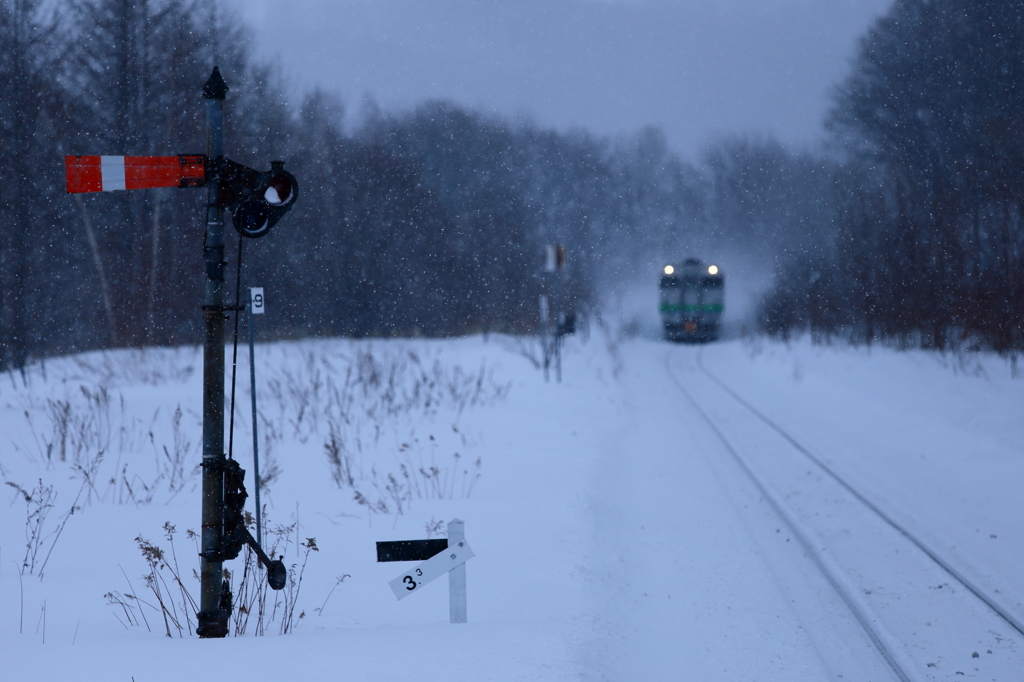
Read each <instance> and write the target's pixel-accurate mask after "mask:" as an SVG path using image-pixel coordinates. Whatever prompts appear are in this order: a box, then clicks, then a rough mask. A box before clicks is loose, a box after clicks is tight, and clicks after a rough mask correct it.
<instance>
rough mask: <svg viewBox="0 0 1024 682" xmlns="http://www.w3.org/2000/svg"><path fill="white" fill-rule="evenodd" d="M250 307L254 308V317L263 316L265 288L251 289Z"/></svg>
mask: <svg viewBox="0 0 1024 682" xmlns="http://www.w3.org/2000/svg"><path fill="white" fill-rule="evenodd" d="M249 305H251V306H252V314H253V315H262V314H263V312H264V301H263V287H249Z"/></svg>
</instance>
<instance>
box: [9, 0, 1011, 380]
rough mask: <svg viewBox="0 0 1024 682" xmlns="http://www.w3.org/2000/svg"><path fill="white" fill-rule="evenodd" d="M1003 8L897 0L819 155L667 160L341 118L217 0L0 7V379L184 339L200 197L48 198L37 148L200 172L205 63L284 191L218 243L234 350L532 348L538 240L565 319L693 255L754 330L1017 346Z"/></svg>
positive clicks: (768, 148)
mask: <svg viewBox="0 0 1024 682" xmlns="http://www.w3.org/2000/svg"><path fill="white" fill-rule="evenodd" d="M1022 4H1024V0H1014V1H1013V2H994V1H992V0H985V1H983V2H966V0H898V1H897V2H896V3H895V4H894V5H893V7H892V9H891V10H890V12H889V13H888V14H887V15H886V16H884V17H882V18H881V19H880V20H878V21H877V22H876V23H875V24H874V25H873V26H872V27H871V29H870V30H869V31H868V33H867V34H866V35H865V36H864V37H863V39H862V41H861V43H860V46H859V49H858V52H857V55H856V57H855V59H854V61H853V62H852V67H851V70H850V74H849V75H848V76H847V78H846V79H845V80H844V81H843V82H841V83H840V84H839V85H837V86H836V88H835V90H834V92H833V107H832V111H831V113H830V115H829V118H828V121H827V127H828V136H827V141H828V143H829V149H828V151H827V153H824V154H823V153H812V152H806V151H805V152H795V151H793V150H791V149H787V148H785V147H783V146H782V145H780V144H779V143H778V142H776V141H774V140H773V139H771V138H767V137H758V136H731V137H727V138H724V139H720V140H717V141H715V142H714V143H712V144H710V145H709V146H708V147H707V148H706V149H705V151H704V153H703V155H702V157H701V158H700V159H699V162H698V163H690V162H688V161H685V160H683V159H682V158H681V157H680V156H679V155H678V154H676V153H674V152H673V151H672V150H671V149H670V148H669V147H668V145H667V143H666V141H665V138H664V136H663V135H662V133H661V132H660V131H659V130H657V129H654V128H645V129H641V130H638V131H636V132H635V133H633V134H630V135H625V136H620V137H615V138H608V137H601V136H597V135H593V134H591V133H589V132H587V131H585V130H578V129H577V130H570V131H556V130H550V129H545V128H543V127H540V126H538V125H536V124H534V123H531V122H529V121H524V120H518V119H517V120H509V119H506V118H502V117H500V116H493V115H484V114H481V113H479V112H475V111H473V110H469V109H466V108H463V107H460V106H457V105H455V104H452V103H450V102H445V101H429V102H424V103H422V104H421V105H420V106H418V107H416V108H414V109H412V110H409V111H403V112H384V111H381V110H379V109H377V108H374V107H373V106H372V105H368V106H366V107H365V109H364V110H363V111H361V112H359V114H360V116H359V117H358V124H353V123H352V118H353V117H352V116H351V112H348V111H346V107H345V104H344V102H343V101H342V100H341V99H340V98H339V97H338V96H336V95H334V94H331V93H327V92H323V91H321V90H316V89H314V90H312V91H308V92H303V93H296V92H294V91H289V90H288V89H287V88H285V87H284V82H283V78H282V77H281V76H280V74H279V72H278V70H277V69H276V68H275V67H274V66H273V64H267V63H263V62H260V61H259V60H257V59H255V58H254V56H253V54H252V51H251V47H250V45H251V38H250V37H249V35H248V33H247V30H246V28H245V27H244V26H243V25H242V24H241V22H240V21H239V20H238V19H237V17H234V16H232V15H230V14H229V13H228V12H227V10H225V9H224V8H223V6H221V5H220V4H219V3H217V2H200V1H199V0H69V2H66V3H43V2H41V1H40V0H0V77H2V78H3V79H4V80H5V84H6V87H5V88H4V89H3V90H0V145H2V148H3V150H4V152H5V156H6V159H5V161H6V162H7V165H6V169H7V175H6V178H5V183H4V188H3V191H2V192H0V279H2V281H0V369H2V370H6V369H10V368H16V367H19V366H22V365H24V364H25V363H26V362H27V361H29V360H30V359H31V358H33V357H45V356H47V355H52V354H57V353H67V352H75V351H81V350H86V349H93V348H109V347H125V346H136V347H137V346H144V345H172V344H173V345H176V344H191V343H197V342H198V340H199V338H200V326H201V314H200V312H199V305H200V302H201V300H202V285H203V262H202V253H201V251H202V248H201V245H202V237H203V235H202V226H201V223H202V215H203V202H204V198H205V197H204V194H203V193H202V191H201V190H179V189H164V190H146V191H134V192H109V193H101V194H95V195H75V196H69V195H67V194H66V193H65V192H64V178H63V157H64V155H65V154H178V153H202V151H203V150H204V148H205V139H204V120H203V114H204V107H203V101H202V99H201V97H200V90H201V87H202V84H203V83H204V82H205V80H206V78H207V77H208V76H209V73H210V71H211V69H212V66H213V65H214V64H217V65H219V66H220V68H221V71H222V73H223V74H224V75H225V78H226V79H227V81H228V84H229V86H230V88H231V89H230V91H229V93H228V99H227V102H226V117H227V130H226V133H227V151H228V156H230V157H231V158H233V159H235V160H236V161H238V162H240V163H243V164H245V165H247V166H250V167H253V168H259V169H265V168H267V167H268V165H269V161H270V160H273V159H283V160H285V161H286V163H287V168H288V169H289V170H291V171H292V172H293V173H294V174H295V175H296V176H297V177H298V179H299V182H300V187H301V193H300V199H299V202H298V203H297V205H296V207H295V209H294V210H293V211H292V212H291V213H290V214H289V215H288V216H287V217H286V218H285V219H284V220H283V221H282V222H281V223H280V224H279V225H278V226H277V227H275V228H274V230H272V231H271V233H270V234H269V235H268V236H266V237H264V238H262V239H259V240H249V241H247V242H246V243H245V245H244V247H243V254H242V256H243V282H242V283H243V286H249V285H256V286H263V287H264V288H265V290H266V292H267V296H268V309H269V312H270V314H269V315H268V316H267V319H266V320H265V321H264V322H263V323H262V324H261V332H262V333H265V334H268V335H271V336H274V337H278V338H281V337H295V336H308V335H317V334H343V335H353V336H367V335H385V336H387V335H406V334H425V335H446V334H462V333H469V332H476V331H483V330H495V331H507V332H532V331H533V330H534V329H535V325H536V323H535V318H536V308H537V295H538V294H539V293H540V292H541V290H542V288H543V287H544V286H545V284H544V281H543V278H542V277H541V276H540V270H541V267H542V263H543V249H544V245H545V244H549V243H562V244H564V245H565V246H566V249H567V253H568V254H569V259H568V270H567V287H566V289H567V292H568V294H569V295H570V296H571V298H572V299H573V300H574V305H577V306H588V305H589V306H594V305H596V303H597V301H598V299H599V297H600V296H601V294H603V293H606V292H607V291H609V290H614V289H616V288H621V286H622V285H623V283H625V282H629V281H630V280H634V281H636V280H639V281H640V282H647V281H648V280H649V281H650V286H651V288H652V291H653V290H654V287H655V283H654V282H655V280H654V278H655V274H654V273H655V270H654V268H655V267H656V265H657V264H658V263H661V262H664V261H666V260H677V259H680V258H682V257H684V256H687V255H698V256H701V255H707V254H711V255H713V256H714V257H716V258H719V257H721V258H723V259H724V260H723V262H724V263H725V265H726V271H727V272H729V271H730V270H729V265H730V263H729V258H730V257H732V258H734V259H735V260H737V261H739V260H743V261H745V262H746V263H755V264H757V265H759V266H763V267H765V268H767V269H769V270H774V275H775V279H774V285H773V286H772V288H771V290H770V291H769V292H768V294H767V295H766V296H765V297H764V298H763V300H762V301H761V304H760V308H759V311H758V322H759V324H760V325H761V326H762V328H764V329H766V330H768V331H769V332H770V333H779V334H790V333H793V332H795V331H799V330H803V329H811V330H813V331H815V332H816V333H825V334H834V333H842V334H846V335H848V336H850V337H851V338H858V339H866V340H871V339H875V338H882V337H893V338H899V339H906V340H911V341H913V342H915V343H921V344H923V345H931V346H937V347H944V346H945V345H948V344H949V343H953V342H954V341H955V342H956V343H960V342H962V341H963V339H965V338H970V339H976V340H978V342H979V343H983V344H986V345H990V346H993V347H996V348H1000V349H1008V348H1018V347H1020V345H1021V331H1020V325H1019V323H1018V322H1017V320H1019V319H1020V318H1021V314H1020V313H1021V312H1024V311H1021V305H1022V304H1021V302H1020V301H1021V296H1020V294H1021V293H1022V292H1021V288H1022V286H1024V283H1022V282H1021V281H1020V276H1019V274H1018V273H1019V272H1020V263H1021V258H1022V244H1021V237H1020V230H1019V229H1018V227H1019V224H1020V221H1021V204H1020V201H1021V199H1020V197H1021V196H1022V194H1021V192H1020V188H1021V184H1022V179H1024V167H1022V163H1024V162H1022V161H1021V159H1022V158H1024V156H1022V154H1021V151H1022V150H1021V145H1022V139H1024V138H1022V137H1021V131H1022V130H1024V123H1022V111H1024V107H1022V106H1021V105H1022V102H1021V97H1022V95H1021V91H1020V88H1019V87H1018V85H1017V84H1018V83H1019V82H1024V81H1022V80H1021V78H1020V76H1021V74H1022V72H1024V60H1022V58H1021V56H1022V55H1021V51H1022V49H1024V48H1022V47H1021V46H1022V45H1024V40H1022V38H1024V34H1022V28H1024V27H1022V19H1021V15H1022V14H1024V12H1021V9H1022V7H1021V5H1022ZM231 234H233V232H232V231H231V230H229V231H228V235H229V237H230V235H231ZM239 243H240V242H239V241H237V240H234V239H230V238H229V239H228V254H227V256H226V259H227V260H228V262H229V279H230V280H231V284H233V283H234V282H233V280H234V270H233V268H234V267H235V264H236V263H237V257H238V253H237V248H238V245H239ZM718 254H720V255H718ZM737 269H738V268H736V267H734V268H733V270H732V271H733V272H736V271H737ZM733 300H735V299H733ZM652 305H653V304H652Z"/></svg>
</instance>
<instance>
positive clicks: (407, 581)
mask: <svg viewBox="0 0 1024 682" xmlns="http://www.w3.org/2000/svg"><path fill="white" fill-rule="evenodd" d="M474 556H476V555H475V554H473V550H472V549H470V548H469V545H468V544H466V541H465V540H463V541H461V542H459V543H458V544H456V545H455V546H452V547H449V548H448V549H446V550H444V551H442V552H440V553H439V554H435V555H434V556H432V557H430V558H429V559H427V560H426V561H424V562H423V563H421V564H420V565H419V566H417V567H416V568H414V569H412V570H411V571H407V572H405V573H403V574H402V575H400V576H398V577H397V578H395V579H394V580H392V581H391V582H389V583H388V585H390V586H391V590H392V591H393V592H394V593H395V597H397V598H398V599H404V598H406V597H408V596H409V595H410V594H412V593H413V592H418V591H419V589H420V588H421V587H423V586H424V585H426V584H427V583H429V582H431V581H432V580H436V579H438V578H440V577H441V576H442V575H445V574H446V573H448V571H450V570H452V569H453V568H455V567H456V566H461V565H462V564H464V563H466V562H467V561H468V560H470V559H472V558H473V557H474Z"/></svg>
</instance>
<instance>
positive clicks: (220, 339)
mask: <svg viewBox="0 0 1024 682" xmlns="http://www.w3.org/2000/svg"><path fill="white" fill-rule="evenodd" d="M227 92H228V86H227V84H226V83H225V82H224V78H223V77H222V76H221V74H220V69H218V68H217V67H214V68H213V73H211V74H210V78H209V79H208V80H207V81H206V84H205V85H204V86H203V97H204V98H205V99H206V154H179V155H177V156H67V157H65V158H64V167H65V173H66V183H67V191H68V192H69V193H71V194H81V193H86V192H116V191H120V190H134V189H154V188H158V187H205V188H206V191H207V200H206V222H205V227H206V233H205V236H204V238H203V260H204V262H205V265H206V268H205V270H206V273H205V289H206V295H205V298H204V302H203V307H202V310H203V321H204V328H205V329H204V338H203V407H202V410H203V460H202V467H203V490H202V500H203V509H202V528H203V530H202V536H201V546H202V551H201V552H200V554H199V556H200V557H201V558H202V560H201V563H200V576H199V578H200V597H199V601H200V603H199V613H198V614H196V617H197V621H198V625H197V627H196V634H198V635H199V636H200V637H203V638H207V637H224V636H226V635H227V634H228V630H229V626H228V623H229V619H230V617H231V611H232V594H231V585H230V583H229V581H227V580H225V579H224V570H223V562H224V561H230V560H231V559H234V558H236V557H237V556H238V553H239V552H240V551H241V549H242V547H243V546H244V545H249V546H250V547H251V548H252V549H253V550H254V551H255V552H256V555H257V557H258V558H259V561H260V563H262V564H263V566H264V567H265V568H266V570H267V582H268V583H269V584H270V587H271V588H273V589H275V590H280V589H282V588H283V587H284V586H285V582H286V580H287V570H286V569H285V566H284V563H283V562H282V561H281V559H277V560H274V559H272V558H271V557H269V556H267V555H266V554H265V553H264V552H263V549H262V548H261V547H260V543H259V542H258V541H257V540H256V539H255V538H253V537H252V535H251V534H250V533H249V531H248V529H247V528H246V527H245V523H244V507H245V499H246V497H247V496H248V495H247V493H246V491H245V485H244V477H245V472H244V471H243V470H242V469H241V467H240V466H239V465H238V462H237V461H235V460H234V459H228V457H227V456H226V455H225V452H224V320H225V315H224V313H225V312H228V311H233V312H235V313H237V312H238V311H239V310H243V309H244V306H241V305H239V303H238V301H237V300H236V302H235V305H233V306H226V305H224V284H225V282H224V266H225V265H227V263H226V261H225V260H224V212H225V211H230V212H231V222H232V224H234V226H235V229H236V230H238V233H239V234H240V235H241V237H249V238H256V237H262V236H263V235H265V234H267V232H268V231H269V230H270V228H272V227H273V226H274V225H275V223H277V221H279V220H280V219H281V218H282V217H283V216H284V214H285V213H287V212H288V211H290V210H291V208H292V206H294V205H295V201H296V199H297V198H298V196H299V183H298V182H297V181H296V179H295V176H293V175H292V174H291V173H289V172H288V171H286V170H285V169H284V162H283V161H271V162H270V170H269V171H266V172H260V171H256V170H253V169H252V168H247V167H246V166H243V165H242V164H240V163H236V162H234V161H232V160H231V159H227V158H224V108H223V105H224V98H225V97H226V96H227ZM238 248H239V268H238V270H241V248H242V247H241V241H239V247H238ZM239 282H240V280H239ZM239 287H240V284H239ZM237 320H238V318H237V315H236V318H235V321H236V327H235V330H236V334H235V336H236V339H237V330H238V327H237ZM250 330H251V327H250ZM233 401H234V395H233V394H232V404H233ZM254 413H255V410H254ZM253 433H254V435H255V430H254V432H253ZM254 454H255V453H254ZM258 485H259V483H258V481H257V486H258ZM258 499H259V498H258V497H257V500H258ZM257 532H258V531H257ZM260 539H262V538H260Z"/></svg>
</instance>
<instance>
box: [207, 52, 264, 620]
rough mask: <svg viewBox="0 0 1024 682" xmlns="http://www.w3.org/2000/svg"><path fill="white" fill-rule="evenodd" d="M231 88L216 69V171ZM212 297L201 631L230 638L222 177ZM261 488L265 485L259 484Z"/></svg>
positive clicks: (210, 126)
mask: <svg viewBox="0 0 1024 682" xmlns="http://www.w3.org/2000/svg"><path fill="white" fill-rule="evenodd" d="M227 92H228V86H227V84H226V83H225V82H224V78H223V77H221V75H220V69H218V68H216V67H214V69H213V73H212V74H211V75H210V78H209V80H207V81H206V85H204V86H203V97H204V98H206V158H207V159H210V160H211V162H212V164H213V166H214V167H215V168H217V167H219V166H221V165H222V163H223V160H224V97H225V96H226V95H227ZM206 186H207V191H206V235H205V237H204V239H203V259H204V260H205V261H206V295H205V297H204V299H203V323H204V324H203V329H204V336H203V462H202V464H203V493H202V495H203V498H202V499H203V530H202V534H201V540H200V541H201V546H202V553H201V554H200V557H201V558H200V562H201V563H200V572H199V575H200V584H201V587H200V594H199V613H198V614H197V620H198V627H197V628H196V633H197V634H198V635H199V636H200V637H224V636H226V635H227V634H228V619H229V617H230V615H231V591H230V589H229V587H228V584H227V583H226V582H224V570H223V563H222V562H221V561H220V558H219V553H220V548H221V546H222V545H223V544H224V527H223V513H222V509H223V506H224V485H223V471H224V464H225V459H226V458H225V456H224V319H225V316H224V266H225V265H226V262H225V261H224V209H223V208H221V206H220V174H219V173H215V174H214V175H213V177H211V178H208V179H207V185H206ZM257 485H259V482H257Z"/></svg>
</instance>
